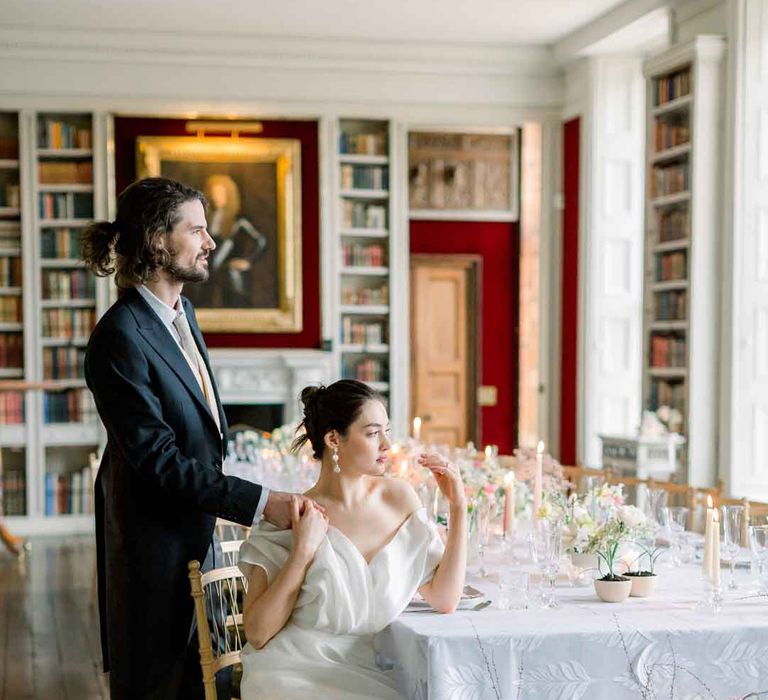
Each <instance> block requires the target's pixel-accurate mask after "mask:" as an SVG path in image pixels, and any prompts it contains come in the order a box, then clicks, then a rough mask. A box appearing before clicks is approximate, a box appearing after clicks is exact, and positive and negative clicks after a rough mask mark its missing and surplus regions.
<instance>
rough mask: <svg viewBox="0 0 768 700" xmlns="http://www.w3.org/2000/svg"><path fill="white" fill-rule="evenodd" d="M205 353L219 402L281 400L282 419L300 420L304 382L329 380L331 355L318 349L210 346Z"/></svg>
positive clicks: (316, 382) (327, 381)
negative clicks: (300, 402) (220, 347)
mask: <svg viewBox="0 0 768 700" xmlns="http://www.w3.org/2000/svg"><path fill="white" fill-rule="evenodd" d="M209 354H210V358H211V366H212V368H213V373H214V375H215V377H216V383H217V384H218V387H219V394H220V395H221V402H222V403H223V404H282V405H283V407H284V417H285V422H286V423H292V422H295V421H298V420H300V418H301V414H300V412H299V394H300V393H301V390H302V389H303V388H304V387H305V386H307V385H308V384H319V383H323V384H328V383H330V382H332V381H333V376H332V371H333V370H332V366H333V361H332V356H331V354H330V353H328V352H323V351H322V350H262V349H258V350H256V349H253V350H252V349H237V350H233V349H212V350H210V351H209Z"/></svg>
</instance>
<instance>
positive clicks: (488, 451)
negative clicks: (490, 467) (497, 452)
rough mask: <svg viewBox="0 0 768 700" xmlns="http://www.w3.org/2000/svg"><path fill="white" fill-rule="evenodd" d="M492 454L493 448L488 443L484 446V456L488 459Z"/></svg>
mask: <svg viewBox="0 0 768 700" xmlns="http://www.w3.org/2000/svg"><path fill="white" fill-rule="evenodd" d="M492 456H493V450H492V449H491V446H490V445H486V446H485V458H486V459H490V458H491V457H492Z"/></svg>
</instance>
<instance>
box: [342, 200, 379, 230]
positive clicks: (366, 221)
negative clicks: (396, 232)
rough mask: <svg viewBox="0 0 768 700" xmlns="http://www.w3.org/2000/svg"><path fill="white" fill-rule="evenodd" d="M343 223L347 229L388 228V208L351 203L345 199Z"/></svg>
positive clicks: (365, 203) (363, 203) (364, 203)
mask: <svg viewBox="0 0 768 700" xmlns="http://www.w3.org/2000/svg"><path fill="white" fill-rule="evenodd" d="M341 221H342V225H343V226H344V227H345V228H377V229H383V228H386V227H387V208H386V207H383V206H381V205H380V204H369V203H367V202H350V201H349V200H348V199H345V200H344V202H343V204H342V211H341Z"/></svg>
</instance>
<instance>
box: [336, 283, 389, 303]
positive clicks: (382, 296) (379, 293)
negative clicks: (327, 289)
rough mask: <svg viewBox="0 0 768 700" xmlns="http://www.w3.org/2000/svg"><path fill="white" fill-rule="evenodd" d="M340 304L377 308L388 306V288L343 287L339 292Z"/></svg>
mask: <svg viewBox="0 0 768 700" xmlns="http://www.w3.org/2000/svg"><path fill="white" fill-rule="evenodd" d="M341 303H342V304H345V305H347V306H371V305H374V306H379V305H382V304H384V305H386V304H389V286H388V285H386V284H382V285H381V286H380V287H360V288H355V287H344V288H343V289H342V290H341Z"/></svg>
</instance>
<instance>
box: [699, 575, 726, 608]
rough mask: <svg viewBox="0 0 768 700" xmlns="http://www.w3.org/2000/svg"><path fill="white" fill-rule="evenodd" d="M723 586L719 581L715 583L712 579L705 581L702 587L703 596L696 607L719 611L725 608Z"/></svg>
mask: <svg viewBox="0 0 768 700" xmlns="http://www.w3.org/2000/svg"><path fill="white" fill-rule="evenodd" d="M723 601H724V598H723V587H722V585H721V584H720V582H719V581H718V582H717V583H715V582H714V581H712V579H707V580H705V581H704V585H703V587H702V597H701V599H700V600H699V602H698V603H696V609H697V610H701V611H703V612H710V613H719V612H720V611H721V610H722V609H723Z"/></svg>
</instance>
